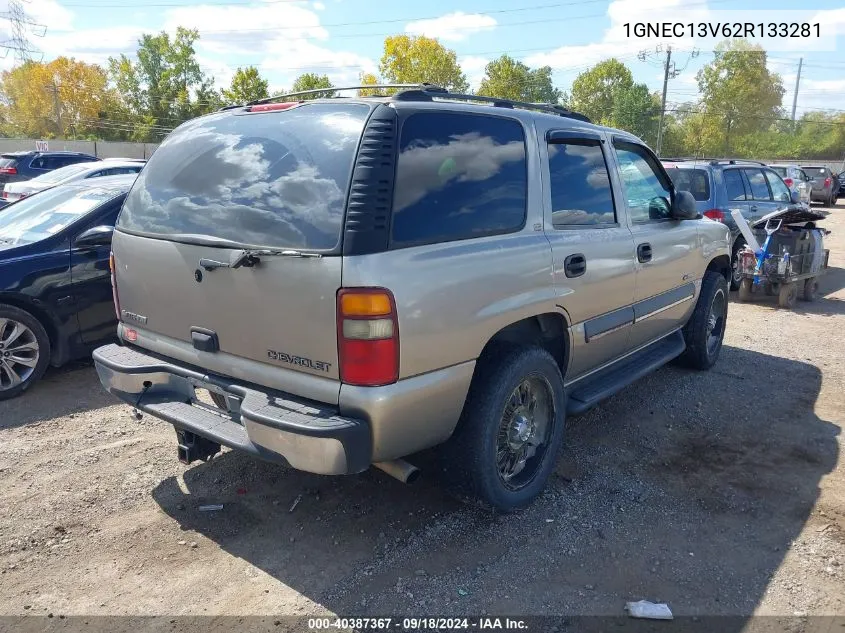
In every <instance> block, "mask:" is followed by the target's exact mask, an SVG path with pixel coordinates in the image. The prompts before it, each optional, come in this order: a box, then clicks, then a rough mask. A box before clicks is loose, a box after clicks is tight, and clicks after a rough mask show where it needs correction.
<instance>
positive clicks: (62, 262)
mask: <svg viewBox="0 0 845 633" xmlns="http://www.w3.org/2000/svg"><path fill="white" fill-rule="evenodd" d="M134 180H135V175H134V174H133V175H130V176H113V177H104V178H98V179H97V180H96V181H95V182H91V181H83V182H75V183H70V184H66V185H59V186H57V187H54V188H52V189H48V190H46V191H42V192H40V193H37V194H35V195H33V196H31V197H29V198H24V199H23V200H21V201H20V202H15V203H14V204H11V205H9V206H8V207H6V208H5V209H3V210H0V400H6V399H8V398H12V397H14V396H16V395H18V394H20V393H21V392H22V391H24V390H25V389H27V388H28V387H30V386H31V385H32V384H33V383H34V382H35V381H37V380H38V379H39V378H41V376H42V375H43V374H44V371H45V370H46V369H47V366H48V365H53V366H58V365H62V364H63V363H66V362H67V361H69V360H73V359H75V358H80V357H83V356H87V355H88V354H90V352H91V350H92V349H93V348H95V347H97V346H98V345H102V344H103V343H104V342H108V341H109V340H111V339H112V338H113V337H114V336H115V333H116V323H117V317H116V316H115V311H114V302H113V300H112V288H111V274H110V270H109V255H110V253H111V237H112V232H113V231H114V223H115V220H116V219H117V214H118V212H119V211H120V207H121V205H122V204H123V200H124V198H125V197H126V193H127V192H128V191H129V188H130V187H131V186H132V183H133V182H134Z"/></svg>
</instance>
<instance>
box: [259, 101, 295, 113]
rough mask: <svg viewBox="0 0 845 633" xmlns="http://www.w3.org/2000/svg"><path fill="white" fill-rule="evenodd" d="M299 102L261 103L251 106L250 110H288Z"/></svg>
mask: <svg viewBox="0 0 845 633" xmlns="http://www.w3.org/2000/svg"><path fill="white" fill-rule="evenodd" d="M298 105H299V103H297V102H295V101H283V102H282V103H261V104H258V105H254V106H249V110H248V112H273V111H275V110H287V109H289V108H292V107H294V106H298Z"/></svg>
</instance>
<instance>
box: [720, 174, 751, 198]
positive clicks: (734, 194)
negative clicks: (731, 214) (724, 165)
mask: <svg viewBox="0 0 845 633" xmlns="http://www.w3.org/2000/svg"><path fill="white" fill-rule="evenodd" d="M722 175H723V177H724V179H725V191H726V193H727V194H728V200H730V201H731V202H735V201H737V200H745V196H746V194H745V183H743V181H742V174H741V173H739V170H738V169H726V170H725V171H724V172H722Z"/></svg>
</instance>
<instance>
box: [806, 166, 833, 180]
mask: <svg viewBox="0 0 845 633" xmlns="http://www.w3.org/2000/svg"><path fill="white" fill-rule="evenodd" d="M803 169H804V172H805V173H806V174H807V175H808V176H809V177H810V178H818V177H819V176H821V177H822V178H827V175H828V173H829V172H828V170H827V167H804V168H803Z"/></svg>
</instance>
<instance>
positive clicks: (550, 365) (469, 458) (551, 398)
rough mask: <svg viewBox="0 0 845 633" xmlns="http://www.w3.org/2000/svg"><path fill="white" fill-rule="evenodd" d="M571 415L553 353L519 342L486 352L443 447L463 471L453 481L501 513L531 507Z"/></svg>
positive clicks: (452, 464) (452, 467) (451, 463)
mask: <svg viewBox="0 0 845 633" xmlns="http://www.w3.org/2000/svg"><path fill="white" fill-rule="evenodd" d="M565 418H566V399H565V396H564V390H563V378H562V377H561V374H560V369H559V368H558V365H557V362H556V361H555V359H554V358H553V357H552V355H551V354H549V352H547V351H546V350H544V349H542V348H539V347H533V346H532V347H520V346H513V345H496V346H495V347H493V348H492V349H489V350H487V351H485V353H484V354H483V355H482V357H481V358H480V359H479V361H478V366H477V367H476V373H475V376H474V377H473V379H472V385H471V386H470V390H469V394H468V395H467V399H466V403H465V404H464V409H463V413H462V414H461V420H460V422H459V424H458V428H457V430H456V432H455V435H454V436H453V437H452V439H451V440H450V441H449V443H448V444H447V446H446V447H444V448H445V449H446V451H447V452H448V466H449V470H450V471H452V470H454V471H456V472H457V477H455V478H454V479H453V480H452V483H453V485H455V486H457V487H458V488H459V489H461V491H462V492H465V493H468V494H470V495H471V496H473V497H474V498H476V499H477V500H479V501H480V502H482V504H484V505H487V506H489V507H491V508H493V509H494V510H496V511H498V512H511V511H513V510H517V509H519V508H523V507H525V506H527V505H528V504H529V503H531V502H532V501H533V500H534V499H535V498H536V497H537V496H538V495H539V494H540V493H541V492H542V491H543V488H544V487H545V485H546V482H547V481H548V479H549V476H550V475H551V473H552V471H553V470H554V467H555V464H556V462H557V457H558V453H559V452H560V447H561V444H562V443H563V430H564V429H563V427H564V422H565ZM523 458H524V459H523ZM520 464H521V467H520Z"/></svg>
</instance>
